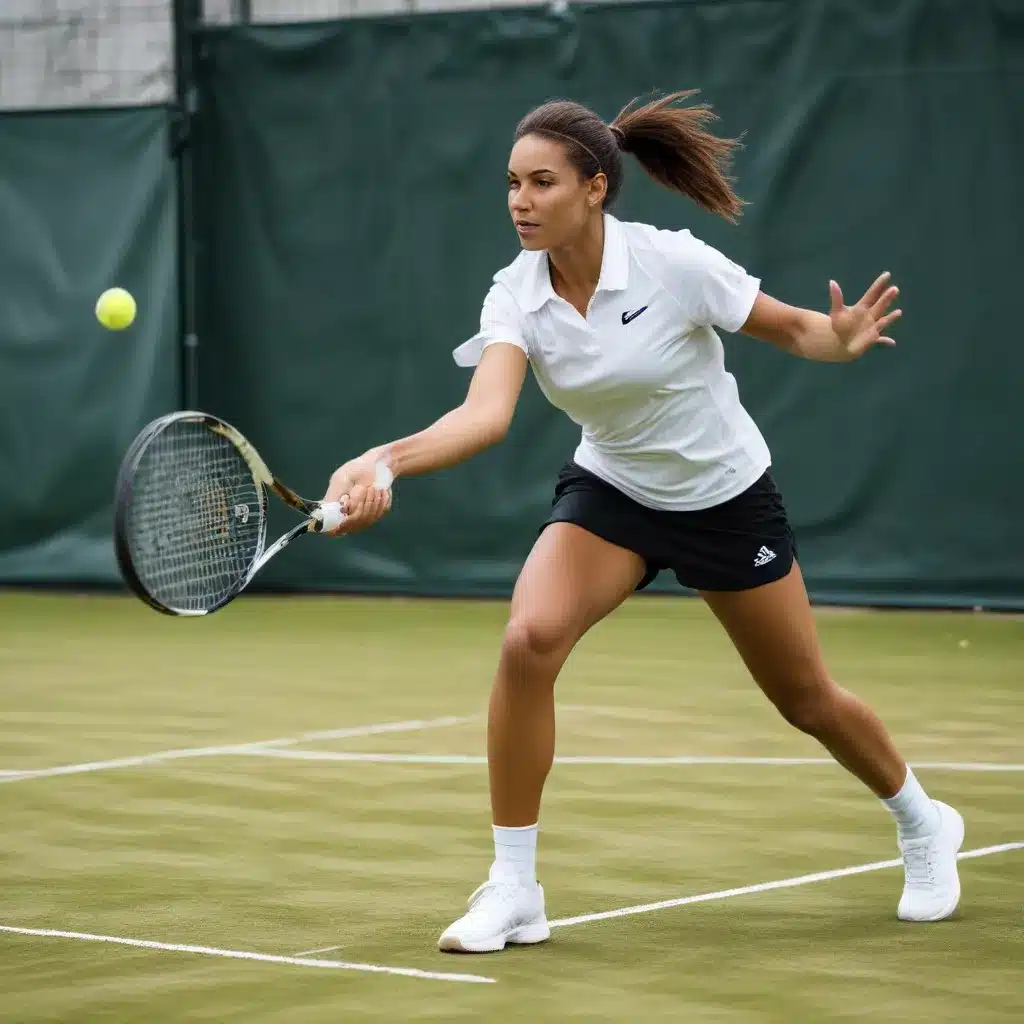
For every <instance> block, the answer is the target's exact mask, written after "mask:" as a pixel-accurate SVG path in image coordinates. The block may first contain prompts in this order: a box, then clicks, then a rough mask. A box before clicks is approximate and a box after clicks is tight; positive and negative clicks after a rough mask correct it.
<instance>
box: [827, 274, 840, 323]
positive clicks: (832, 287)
mask: <svg viewBox="0 0 1024 1024" xmlns="http://www.w3.org/2000/svg"><path fill="white" fill-rule="evenodd" d="M828 294H829V298H830V300H831V302H832V308H831V309H830V310H829V315H830V316H834V315H835V314H836V313H838V312H839V311H840V310H841V309H842V308H843V291H842V289H841V288H840V287H839V284H838V282H836V281H829V283H828Z"/></svg>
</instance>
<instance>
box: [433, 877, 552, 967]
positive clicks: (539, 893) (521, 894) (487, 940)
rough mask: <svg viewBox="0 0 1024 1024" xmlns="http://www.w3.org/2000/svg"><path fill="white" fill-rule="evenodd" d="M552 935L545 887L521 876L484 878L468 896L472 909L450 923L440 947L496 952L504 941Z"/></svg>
mask: <svg viewBox="0 0 1024 1024" xmlns="http://www.w3.org/2000/svg"><path fill="white" fill-rule="evenodd" d="M550 935H551V929H550V928H549V927H548V919H547V918H546V917H545V916H544V889H543V888H542V887H541V885H540V883H539V882H537V883H535V884H534V885H532V886H529V885H524V884H523V883H522V882H520V881H518V880H511V881H505V880H497V881H495V880H493V879H492V880H490V881H487V882H484V884H483V885H481V886H480V888H479V889H477V890H476V892H474V893H473V895H472V896H470V897H469V912H468V913H466V914H465V915H464V916H463V917H460V918H459V919H458V921H456V922H455V923H454V924H452V925H451V926H449V927H448V928H447V929H446V930H445V932H444V933H443V934H442V935H441V938H440V939H438V941H437V948H438V949H441V950H445V951H446V952H449V953H494V952H497V951H498V950H499V949H504V948H505V943H507V942H511V943H518V944H522V945H527V944H529V943H534V942H543V941H544V940H545V939H547V938H548V937H549V936H550Z"/></svg>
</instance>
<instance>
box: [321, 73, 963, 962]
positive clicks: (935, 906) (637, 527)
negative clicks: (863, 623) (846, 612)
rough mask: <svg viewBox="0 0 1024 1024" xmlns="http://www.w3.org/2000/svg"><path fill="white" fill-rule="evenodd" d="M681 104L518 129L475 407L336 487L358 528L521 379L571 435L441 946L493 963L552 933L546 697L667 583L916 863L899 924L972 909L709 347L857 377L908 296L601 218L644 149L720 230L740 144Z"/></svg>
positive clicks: (488, 425)
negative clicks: (577, 658) (818, 305)
mask: <svg viewBox="0 0 1024 1024" xmlns="http://www.w3.org/2000/svg"><path fill="white" fill-rule="evenodd" d="M689 95H691V94H690V93H686V92H684V93H675V94H673V95H670V96H666V97H663V98H660V99H656V100H655V101H653V102H651V103H648V104H646V105H641V106H638V105H636V104H635V103H633V104H629V105H628V106H627V107H625V108H624V109H623V110H622V111H621V112H620V113H619V115H618V116H617V117H616V118H615V120H614V121H613V122H612V123H611V124H610V125H608V124H605V123H604V122H603V121H602V120H601V119H600V118H599V117H598V116H597V115H596V114H594V113H593V112H592V111H590V110H588V109H586V108H585V107H582V106H580V105H578V104H576V103H572V102H567V101H558V102H552V103H547V104H545V105H543V106H541V107H539V108H537V109H535V110H533V111H532V112H531V113H530V114H528V115H527V116H526V117H525V118H524V119H523V120H522V121H521V122H520V124H519V125H518V127H517V129H516V133H515V143H514V146H513V148H512V152H511V156H510V159H509V164H508V207H509V212H510V213H511V216H512V221H513V224H514V225H515V229H516V231H517V232H518V235H519V239H520V242H521V246H522V252H521V253H520V254H519V256H518V258H517V259H516V260H515V261H514V262H513V263H511V264H510V265H509V266H507V267H505V268H504V269H503V270H501V271H500V272H499V273H497V274H496V275H495V276H494V280H493V286H492V287H491V289H490V291H489V292H488V293H487V296H486V298H485V300H484V303H483V311H482V315H481V318H480V330H479V332H478V333H477V334H476V335H475V336H474V337H473V338H471V339H470V340H469V341H467V342H465V344H463V345H460V346H459V347H458V348H457V349H455V352H454V358H455V361H456V363H457V364H458V365H460V366H475V371H474V373H473V376H472V380H471V382H470V384H469V389H468V393H467V396H466V399H465V401H464V402H463V403H462V404H461V405H460V406H458V408H455V409H453V410H452V411H451V412H449V413H447V414H446V415H445V416H442V417H441V418H440V419H439V420H438V421H437V422H435V423H434V424H433V425H431V426H429V427H427V428H426V429H425V430H423V431H421V432H419V433H417V434H413V435H411V436H409V437H404V438H402V439H400V440H395V441H392V442H390V443H389V444H385V445H382V446H381V447H379V448H374V449H372V450H370V451H369V452H366V453H365V454H364V455H362V456H360V457H359V458H357V459H354V460H352V461H350V462H348V463H346V464H345V465H343V466H341V467H340V468H339V469H338V470H337V471H336V472H335V473H334V474H333V476H332V477H331V481H330V485H329V487H328V490H327V492H326V495H325V499H326V500H329V501H342V504H343V509H344V510H345V511H346V512H347V515H348V519H347V521H346V522H345V523H344V524H343V525H342V526H341V527H340V528H339V530H338V531H337V532H340V533H348V532H352V531H354V530H359V529H362V528H364V527H366V526H369V525H370V524H372V523H374V522H376V521H377V520H378V519H379V518H380V517H381V516H382V515H384V514H385V513H386V512H387V510H388V509H389V508H390V505H391V489H390V488H388V489H387V490H379V489H375V488H374V487H373V486H372V482H373V473H374V464H375V462H376V460H378V459H384V460H385V461H386V462H387V463H388V464H389V466H390V468H391V470H392V473H393V474H394V477H395V478H399V477H402V476H410V475H414V474H420V473H428V472H431V471H432V470H437V469H440V468H442V467H446V466H451V465H454V464H455V463H458V462H461V461H463V460H465V459H468V458H469V457H470V456H472V455H474V454H475V453H477V452H479V451H481V450H483V449H485V448H487V447H488V446H490V445H493V444H496V443H497V442H499V441H501V440H502V438H504V437H505V434H506V432H507V430H508V428H509V423H510V421H511V419H512V414H513V410H514V408H515V406H516V403H517V400H518V396H519V393H520V388H521V386H522V384H523V380H524V378H525V374H526V370H527V366H528V365H529V366H530V367H531V368H532V372H533V373H534V375H535V377H536V379H537V382H538V384H539V385H540V388H541V390H542V391H543V393H544V394H545V396H546V397H547V398H548V399H549V400H550V401H551V403H552V404H553V405H555V406H556V407H557V408H559V409H561V410H563V411H564V412H565V413H566V414H567V415H568V416H569V417H570V418H571V419H572V420H573V421H575V422H576V423H577V424H579V426H580V427H581V430H582V436H581V439H580V442H579V446H578V447H577V448H576V451H575V453H574V456H573V458H572V459H571V460H570V461H568V462H567V463H566V465H565V466H564V468H563V469H562V471H561V473H560V476H559V479H558V481H557V483H556V485H555V488H554V498H553V503H552V509H551V514H550V516H549V517H548V519H547V521H546V522H545V523H544V524H543V526H542V528H541V532H540V534H539V536H538V538H537V541H536V543H535V545H534V547H533V550H532V551H531V553H530V555H529V557H528V558H527V560H526V563H525V565H524V566H523V569H522V571H521V573H520V575H519V579H518V581H517V583H516V586H515V590H514V593H513V596H512V602H511V609H510V615H509V619H508V623H507V625H506V627H505V633H504V640H503V644H502V648H501V655H500V658H499V662H498V666H497V673H496V676H495V679H494V683H493V688H492V692H491V698H490V708H489V716H488V729H487V759H488V765H489V776H490V795H491V811H492V821H493V831H494V861H493V863H492V865H491V867H490V872H489V876H488V880H487V881H486V882H485V883H484V884H483V885H481V886H480V887H479V888H478V889H477V891H476V892H475V893H474V894H473V895H472V897H471V898H470V902H469V909H468V912H467V913H466V914H465V915H464V916H463V917H461V918H459V919H458V920H457V921H455V923H454V924H452V925H451V926H450V927H449V928H448V929H447V930H446V931H445V932H444V933H443V934H442V935H441V937H440V940H439V946H440V948H441V949H443V950H453V951H463V952H486V951H494V950H499V949H502V948H504V946H505V945H506V943H534V942H541V941H543V940H545V939H547V938H548V935H549V928H548V923H547V919H546V917H545V910H544V892H543V889H542V888H541V886H540V885H539V884H538V882H537V877H536V867H535V865H536V845H537V822H538V818H539V815H540V803H541V792H542V790H543V787H544V782H545V779H546V777H547V775H548V772H549V770H550V768H551V764H552V759H553V756H554V738H555V711H554V685H555V680H556V678H557V676H558V673H559V671H560V669H561V667H562V664H563V662H564V661H565V659H566V657H567V656H568V654H569V652H570V651H571V650H572V648H573V647H574V645H575V644H576V643H577V642H578V641H579V640H580V638H581V637H582V636H583V635H584V633H586V631H587V630H588V629H589V628H590V627H591V626H593V625H594V624H595V623H596V622H598V621H599V620H601V619H602V618H603V617H604V616H606V615H608V614H609V613H610V612H611V611H612V610H613V609H615V608H616V607H617V606H618V605H619V604H620V603H621V602H622V601H624V600H625V599H626V598H627V597H628V596H629V595H630V594H632V593H633V592H634V591H635V590H638V589H642V588H644V587H645V586H647V585H648V584H649V583H650V582H651V581H652V580H653V579H654V577H655V576H656V575H657V573H658V572H659V571H660V570H662V569H669V570H671V571H672V572H673V573H674V574H675V576H676V578H677V579H678V581H679V582H680V583H681V584H683V585H684V586H687V587H691V588H693V589H695V590H696V591H698V592H699V593H700V594H701V596H702V597H703V599H704V600H705V601H706V602H707V604H708V606H709V607H710V609H711V611H712V612H713V613H714V615H715V616H716V617H717V618H718V620H719V621H720V622H721V624H722V626H723V628H724V629H725V630H726V631H727V633H728V635H729V636H730V638H731V639H732V642H733V643H734V645H735V647H736V649H737V651H738V653H739V655H740V657H741V658H742V659H743V661H744V663H745V664H746V666H747V668H748V670H749V671H750V674H751V676H752V677H753V679H754V680H755V682H756V683H757V685H758V686H759V687H760V688H761V689H762V691H763V692H764V693H765V695H766V696H767V697H768V699H769V700H770V701H772V703H773V704H774V705H775V706H776V708H778V710H779V712H780V713H781V714H782V716H783V717H784V718H785V720H786V721H787V722H789V723H790V724H791V725H793V726H795V727H796V728H797V729H800V730H801V731H802V732H805V733H807V734H809V735H810V736H813V737H814V738H815V739H816V740H818V741H819V742H820V743H821V744H822V746H823V747H824V748H825V749H826V750H828V751H829V752H830V753H831V754H832V756H833V757H834V758H835V759H836V760H837V761H838V762H839V763H840V764H841V765H843V766H844V767H845V768H846V769H848V770H849V771H850V772H852V773H853V774H854V775H855V776H856V777H857V778H858V779H860V780H861V782H863V783H864V785H865V786H866V787H867V788H868V789H869V790H870V791H871V792H872V793H873V794H874V795H875V796H876V797H877V798H878V799H879V800H880V801H881V803H882V804H883V805H884V806H885V807H886V808H887V809H888V810H889V811H890V812H891V814H892V816H893V818H894V819H895V824H896V829H897V845H898V848H899V850H900V851H901V854H902V859H903V863H904V888H903V893H902V897H901V899H900V901H899V905H898V909H897V913H898V916H899V917H900V918H901V919H902V920H904V921H938V920H940V919H942V918H945V917H948V916H949V915H950V914H952V913H953V911H954V909H955V908H956V906H957V904H958V902H959V899H960V882H959V877H958V873H957V860H956V856H957V852H958V850H959V849H960V847H961V844H962V842H963V836H964V823H963V819H962V817H961V816H960V814H959V813H958V812H957V811H956V810H954V809H953V808H951V807H949V806H947V805H946V804H943V803H940V802H938V801H935V800H932V799H930V798H929V796H928V795H927V794H926V793H925V791H924V789H923V788H922V786H921V784H920V783H919V782H918V780H917V779H916V778H915V776H914V773H913V772H912V771H911V770H910V768H909V767H908V765H907V763H906V762H905V761H904V759H903V758H902V757H901V756H900V754H899V752H898V751H897V750H896V748H895V746H894V745H893V742H892V740H891V739H890V737H889V735H888V734H887V732H886V729H885V727H884V726H883V724H882V723H881V722H880V721H879V719H878V717H877V716H876V715H875V714H874V712H872V710H871V709H870V708H869V707H868V706H867V705H866V704H865V703H864V702H863V701H861V700H859V699H858V698H857V697H856V696H854V695H853V694H852V693H850V692H849V691H848V690H845V689H843V688H842V687H840V686H839V685H837V684H836V683H835V682H834V681H833V680H832V679H831V677H830V676H829V673H828V670H827V668H826V666H825V663H824V660H823V658H822V653H821V650H820V648H819V645H818V639H817V636H816V634H815V626H814V619H813V616H812V612H811V606H810V602H809V600H808V596H807V592H806V590H805V588H804V582H803V578H802V576H801V573H800V569H799V566H798V564H797V561H796V549H795V542H794V537H793V532H792V530H791V528H790V524H789V522H788V521H787V516H786V510H785V508H784V505H783V502H782V499H781V497H780V494H779V491H778V490H777V488H776V485H775V483H774V482H773V480H772V476H771V473H770V464H771V458H770V454H769V450H768V447H767V445H766V444H765V441H764V438H763V437H762V435H761V433H760V432H759V430H758V428H757V426H756V425H755V424H754V422H753V420H752V419H751V417H750V416H749V415H748V413H747V411H746V410H745V409H744V407H743V405H742V404H741V402H740V399H739V397H738V395H737V388H736V382H735V379H734V378H733V376H732V375H731V374H730V373H729V372H727V370H726V368H725V364H724V359H723V346H722V342H721V340H720V338H719V335H718V333H717V329H718V328H721V329H723V330H725V331H730V332H737V331H741V332H743V333H744V334H748V335H750V336H752V337H754V338H758V339H760V340H762V341H765V342H768V343H770V344H772V345H775V346H777V347H778V348H780V349H782V350H783V351H785V352H788V353H790V354H792V355H794V356H798V357H800V358H803V359H814V360H820V361H822V362H849V361H851V360H854V359H858V358H860V357H861V356H863V355H864V354H865V353H866V352H868V350H870V349H871V348H873V347H874V346H875V345H879V344H881V345H891V344H893V342H892V339H891V338H890V337H889V336H887V334H886V330H887V329H888V328H889V326H890V325H891V324H892V323H893V322H894V321H895V320H896V318H897V317H898V316H899V315H900V310H898V309H896V310H892V311H889V307H890V306H891V305H892V303H893V300H894V299H895V297H896V295H897V289H896V288H895V287H894V286H892V285H891V284H890V282H889V275H888V274H882V275H881V276H879V277H878V278H877V280H875V282H874V283H873V284H872V285H871V287H870V288H868V290H867V291H866V292H865V293H864V295H863V296H862V297H861V298H860V300H859V301H858V302H856V303H855V304H853V305H846V304H844V301H843V295H842V292H841V291H840V288H839V285H838V284H836V283H835V282H834V281H833V282H830V283H829V291H830V310H829V312H828V313H827V314H825V313H819V312H814V311H812V310H809V309H801V308H797V307H794V306H790V305H787V304H785V303H783V302H780V301H778V300H777V299H774V298H772V297H770V296H769V295H766V294H765V293H764V292H763V291H761V289H760V281H759V280H758V279H757V278H755V277H752V276H750V275H749V274H748V273H747V272H746V271H745V270H744V269H743V268H742V267H739V266H737V265H736V264H735V263H733V262H731V261H730V260H729V259H727V258H726V257H725V256H723V255H722V254H721V253H720V252H718V251H716V250H715V249H713V248H711V247H709V246H708V245H705V244H704V243H702V242H701V241H699V240H698V239H697V238H695V237H694V236H693V235H691V234H690V232H689V231H685V230H684V231H667V230H659V229H658V228H656V227H652V226H650V225H647V224H639V223H625V222H622V221H619V220H617V219H616V218H615V217H613V216H612V215H611V214H610V213H609V212H608V211H609V208H610V207H611V205H612V204H613V203H614V201H615V199H616V198H617V197H618V195H619V191H620V188H621V186H622V154H623V153H631V154H633V156H634V157H635V158H636V159H637V160H638V161H639V163H640V165H641V166H642V167H643V168H644V170H645V171H646V172H647V173H648V174H649V175H651V177H653V178H654V179H655V180H656V181H658V182H660V183H661V184H662V185H664V186H666V187H667V188H669V189H672V190H674V191H676V192H679V193H682V194H683V195H686V196H689V197H690V198H691V199H693V200H694V201H695V202H697V203H698V204H699V205H700V206H702V207H704V208H705V209H707V210H710V211H713V212H714V213H717V214H721V215H722V216H724V217H726V218H727V219H729V220H735V219H736V218H737V217H738V215H739V213H740V211H741V207H742V203H741V201H740V200H739V199H738V198H737V196H736V195H735V194H734V192H733V190H732V187H731V185H730V179H729V178H728V177H727V175H726V170H727V168H728V164H729V160H730V157H731V154H732V150H733V147H734V146H735V142H734V141H733V140H726V139H721V138H718V137H716V136H715V135H713V134H711V133H710V132H709V131H708V130H707V128H706V124H707V122H708V121H709V120H710V119H711V118H713V117H714V114H713V113H712V112H711V111H710V110H709V109H708V108H707V107H706V106H685V105H680V104H679V102H678V101H680V100H682V99H685V98H686V97H688V96H689Z"/></svg>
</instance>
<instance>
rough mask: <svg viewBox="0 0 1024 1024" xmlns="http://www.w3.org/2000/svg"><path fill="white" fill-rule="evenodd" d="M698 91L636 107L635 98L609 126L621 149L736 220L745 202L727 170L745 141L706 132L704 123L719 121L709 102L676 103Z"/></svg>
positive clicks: (708, 207) (665, 181) (685, 192)
mask: <svg viewBox="0 0 1024 1024" xmlns="http://www.w3.org/2000/svg"><path fill="white" fill-rule="evenodd" d="M697 91H698V90H696V89H690V90H688V91H685V92H675V93H672V94H671V95H669V96H664V97H662V98H661V99H657V100H654V101H652V102H650V103H647V104H645V105H644V106H642V107H638V108H636V109H630V108H631V107H633V104H634V103H635V102H636V101H635V100H634V101H633V103H630V104H628V105H627V106H625V107H623V109H622V110H621V111H619V114H618V116H617V117H616V118H615V120H614V121H613V122H612V123H611V124H610V125H609V126H608V127H609V129H610V133H611V135H612V137H613V138H614V139H615V141H616V143H617V144H618V148H619V149H620V150H622V151H623V152H625V153H632V154H633V156H634V157H636V159H637V161H638V162H639V164H640V166H641V167H643V169H644V170H645V171H646V172H647V173H648V174H649V175H650V176H651V177H652V178H653V179H654V180H655V181H656V182H658V184H660V185H664V186H665V187H666V188H670V189H672V190H673V191H674V192H681V193H682V194H683V195H685V196H689V197H690V198H691V199H692V200H693V201H694V202H695V203H697V204H698V205H699V206H702V207H703V208H704V209H705V210H710V211H711V212H712V213H717V214H719V215H720V216H722V217H725V219H726V220H729V221H733V222H735V221H736V220H738V219H739V215H740V213H741V211H742V209H743V205H744V204H743V201H742V200H741V199H740V198H739V197H738V196H737V195H736V193H735V192H733V190H732V184H731V183H732V181H733V179H732V178H730V177H728V174H727V172H728V169H729V165H730V162H731V159H732V153H733V150H734V149H735V148H736V147H737V146H739V144H740V143H739V140H738V139H720V138H718V136H716V135H712V134H711V133H710V132H709V131H707V130H705V128H704V125H706V124H707V123H708V122H710V121H714V120H716V119H717V115H716V114H715V113H714V112H713V111H712V110H711V108H710V107H709V106H708V105H707V104H701V105H699V106H691V107H677V106H673V104H674V103H675V102H676V101H677V100H680V99H685V98H686V97H688V96H692V95H694V94H695V93H696V92H697Z"/></svg>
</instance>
